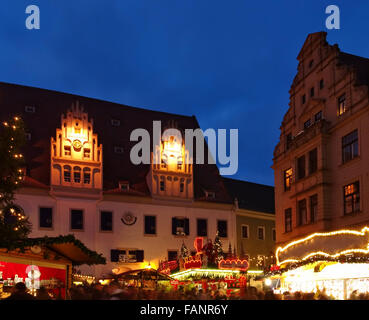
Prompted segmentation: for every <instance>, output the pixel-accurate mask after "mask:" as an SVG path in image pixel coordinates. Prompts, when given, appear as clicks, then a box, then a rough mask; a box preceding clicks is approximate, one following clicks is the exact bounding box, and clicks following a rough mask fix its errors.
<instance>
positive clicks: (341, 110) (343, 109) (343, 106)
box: [337, 94, 347, 116]
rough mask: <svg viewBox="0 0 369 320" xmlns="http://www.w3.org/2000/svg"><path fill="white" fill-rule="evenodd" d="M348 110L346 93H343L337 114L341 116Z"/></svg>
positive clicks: (339, 99)
mask: <svg viewBox="0 0 369 320" xmlns="http://www.w3.org/2000/svg"><path fill="white" fill-rule="evenodd" d="M346 111H347V107H346V95H345V94H343V95H342V96H340V97H339V98H338V109H337V115H338V116H340V115H342V114H344V113H345V112H346Z"/></svg>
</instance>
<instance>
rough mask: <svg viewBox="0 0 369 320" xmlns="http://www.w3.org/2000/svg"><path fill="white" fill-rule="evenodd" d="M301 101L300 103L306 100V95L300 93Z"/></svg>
mask: <svg viewBox="0 0 369 320" xmlns="http://www.w3.org/2000/svg"><path fill="white" fill-rule="evenodd" d="M301 102H302V104H305V102H306V95H302V97H301Z"/></svg>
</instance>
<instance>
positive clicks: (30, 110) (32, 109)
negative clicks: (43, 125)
mask: <svg viewBox="0 0 369 320" xmlns="http://www.w3.org/2000/svg"><path fill="white" fill-rule="evenodd" d="M24 111H25V112H27V113H35V112H36V107H34V106H25V107H24Z"/></svg>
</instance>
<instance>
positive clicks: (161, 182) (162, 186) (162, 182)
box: [160, 177, 165, 191]
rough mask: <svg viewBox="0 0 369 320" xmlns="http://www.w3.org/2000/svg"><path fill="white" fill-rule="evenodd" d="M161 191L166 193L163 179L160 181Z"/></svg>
mask: <svg viewBox="0 0 369 320" xmlns="http://www.w3.org/2000/svg"><path fill="white" fill-rule="evenodd" d="M160 191H165V181H164V178H163V177H162V179H161V180H160Z"/></svg>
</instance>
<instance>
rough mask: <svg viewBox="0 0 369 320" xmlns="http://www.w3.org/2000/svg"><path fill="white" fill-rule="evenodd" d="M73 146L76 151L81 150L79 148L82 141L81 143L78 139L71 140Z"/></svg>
mask: <svg viewBox="0 0 369 320" xmlns="http://www.w3.org/2000/svg"><path fill="white" fill-rule="evenodd" d="M73 148H74V150H76V151H79V150H81V148H82V143H81V141H79V140H74V141H73Z"/></svg>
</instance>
